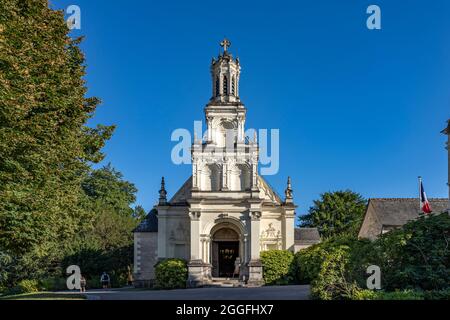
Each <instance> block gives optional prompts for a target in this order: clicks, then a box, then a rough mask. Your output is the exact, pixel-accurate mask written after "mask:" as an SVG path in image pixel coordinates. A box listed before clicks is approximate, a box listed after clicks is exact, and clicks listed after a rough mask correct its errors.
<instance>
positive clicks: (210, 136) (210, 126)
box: [207, 117, 213, 142]
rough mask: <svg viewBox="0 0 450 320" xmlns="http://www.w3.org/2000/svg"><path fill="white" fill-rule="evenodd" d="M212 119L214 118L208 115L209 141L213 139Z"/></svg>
mask: <svg viewBox="0 0 450 320" xmlns="http://www.w3.org/2000/svg"><path fill="white" fill-rule="evenodd" d="M212 120H213V118H212V117H208V118H207V121H208V128H207V130H208V142H211V141H212Z"/></svg>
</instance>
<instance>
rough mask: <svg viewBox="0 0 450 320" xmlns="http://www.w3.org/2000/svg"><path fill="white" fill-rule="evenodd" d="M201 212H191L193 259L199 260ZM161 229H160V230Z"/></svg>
mask: <svg viewBox="0 0 450 320" xmlns="http://www.w3.org/2000/svg"><path fill="white" fill-rule="evenodd" d="M200 216H201V213H200V212H191V214H190V218H191V260H199V259H201V256H200ZM158 231H159V230H158Z"/></svg>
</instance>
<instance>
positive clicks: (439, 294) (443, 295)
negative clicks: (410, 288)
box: [424, 288, 450, 300]
mask: <svg viewBox="0 0 450 320" xmlns="http://www.w3.org/2000/svg"><path fill="white" fill-rule="evenodd" d="M424 298H425V300H450V288H449V289H445V290H435V291H425V292H424Z"/></svg>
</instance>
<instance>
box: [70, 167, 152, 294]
mask: <svg viewBox="0 0 450 320" xmlns="http://www.w3.org/2000/svg"><path fill="white" fill-rule="evenodd" d="M82 187H83V190H84V191H85V193H86V197H87V198H86V202H85V206H86V210H88V211H90V212H92V221H91V228H89V229H86V230H85V231H84V232H81V233H80V234H79V235H78V237H77V239H76V240H75V241H74V243H73V246H72V248H71V251H70V252H69V254H68V255H67V256H66V257H65V259H64V262H63V265H64V267H65V266H68V265H70V264H76V265H79V266H80V268H81V270H82V272H83V274H84V275H85V276H86V278H88V279H97V278H98V276H99V275H100V274H101V272H103V271H107V272H108V273H109V274H110V275H111V276H112V277H113V280H114V284H115V285H121V284H123V281H125V280H126V275H127V271H128V267H129V266H131V265H132V263H133V233H132V231H133V229H134V228H136V226H137V225H138V223H139V222H140V220H139V218H140V216H137V217H136V209H133V208H131V205H132V204H133V203H134V201H135V199H136V192H137V189H136V187H135V186H134V184H132V183H130V182H128V181H126V180H124V179H123V175H122V174H121V173H120V172H119V171H117V170H115V169H114V168H113V167H112V166H111V165H110V164H108V165H107V166H104V167H102V168H100V169H97V170H93V171H92V172H91V173H90V174H89V175H88V176H87V177H86V178H85V179H84V181H83V182H82ZM136 208H140V209H138V210H139V212H140V210H144V209H143V208H142V207H141V206H137V207H136ZM139 214H141V213H139Z"/></svg>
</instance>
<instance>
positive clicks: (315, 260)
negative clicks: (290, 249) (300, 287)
mask: <svg viewBox="0 0 450 320" xmlns="http://www.w3.org/2000/svg"><path fill="white" fill-rule="evenodd" d="M325 254H326V252H325V250H324V249H323V246H321V245H320V244H318V245H314V246H312V247H309V248H307V249H303V250H300V251H299V252H297V253H296V254H295V256H294V262H293V263H294V266H295V278H296V280H297V282H298V283H301V284H309V283H311V282H312V281H313V280H314V279H315V278H317V275H318V274H319V272H320V267H321V265H322V262H323V260H324V257H325Z"/></svg>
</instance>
